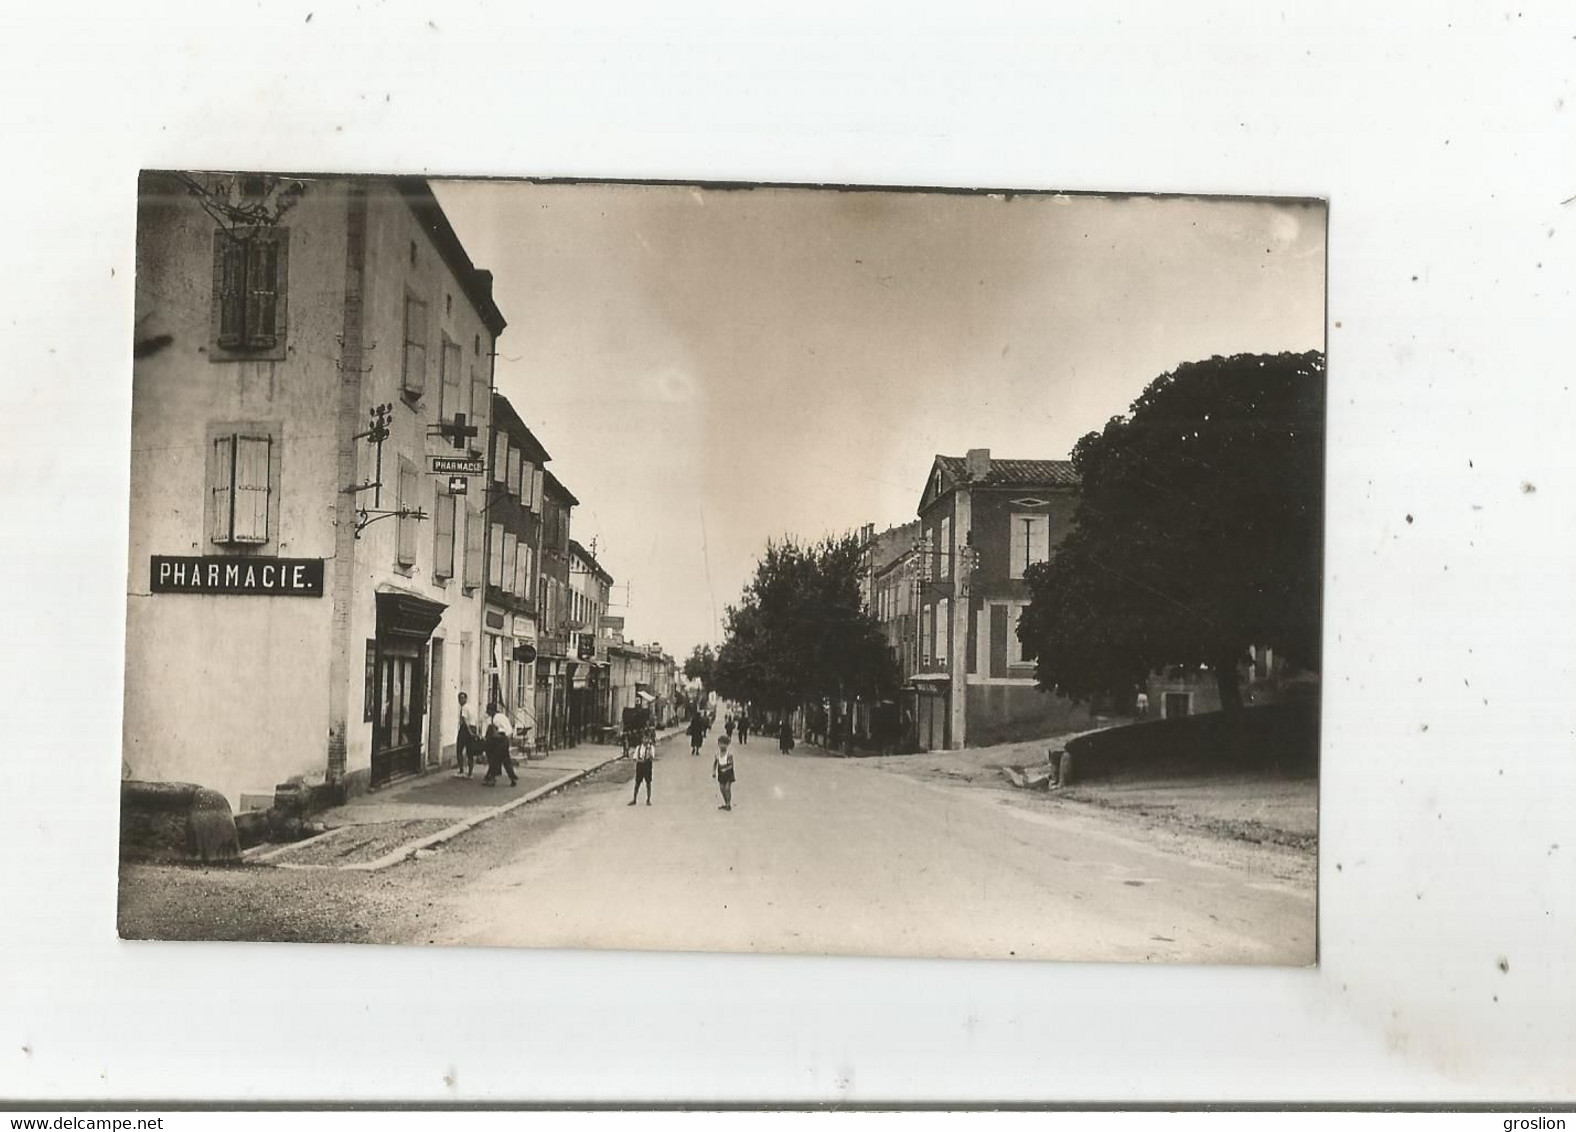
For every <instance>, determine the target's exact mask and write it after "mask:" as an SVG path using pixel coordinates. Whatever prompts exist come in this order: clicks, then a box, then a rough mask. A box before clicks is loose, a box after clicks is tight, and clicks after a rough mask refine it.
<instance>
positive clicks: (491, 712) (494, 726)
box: [482, 704, 520, 786]
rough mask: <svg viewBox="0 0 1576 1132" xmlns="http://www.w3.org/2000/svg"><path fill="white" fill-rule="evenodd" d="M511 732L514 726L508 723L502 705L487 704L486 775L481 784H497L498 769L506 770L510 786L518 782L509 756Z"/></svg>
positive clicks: (512, 761)
mask: <svg viewBox="0 0 1576 1132" xmlns="http://www.w3.org/2000/svg"><path fill="white" fill-rule="evenodd" d="M513 733H514V728H513V727H512V726H511V725H510V723H509V717H508V715H506V714H505V713H504V710H503V706H502V705H501V704H488V705H487V776H486V777H485V778H483V779H482V785H483V786H495V785H497V783H498V772H499V771H507V772H508V774H509V785H510V786H515V785H518V784H519V781H520V779H519V778H518V777H517V776H516V775H515V773H514V760H513V759H511V758H510V757H509V736H510V735H511V734H513Z"/></svg>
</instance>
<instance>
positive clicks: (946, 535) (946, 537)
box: [937, 515, 952, 578]
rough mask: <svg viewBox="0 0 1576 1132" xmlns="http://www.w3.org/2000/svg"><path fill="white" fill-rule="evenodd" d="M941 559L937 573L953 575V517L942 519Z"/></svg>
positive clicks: (946, 575)
mask: <svg viewBox="0 0 1576 1132" xmlns="http://www.w3.org/2000/svg"><path fill="white" fill-rule="evenodd" d="M940 551H941V561H940V564H939V565H940V569H939V570H938V571H937V575H938V576H939V577H942V578H950V577H952V517H951V516H950V515H949V516H948V517H947V518H945V519H943V520H941V546H940Z"/></svg>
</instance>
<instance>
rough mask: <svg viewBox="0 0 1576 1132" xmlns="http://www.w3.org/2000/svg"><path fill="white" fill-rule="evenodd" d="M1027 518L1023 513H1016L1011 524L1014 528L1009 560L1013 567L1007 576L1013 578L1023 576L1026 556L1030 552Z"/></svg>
mask: <svg viewBox="0 0 1576 1132" xmlns="http://www.w3.org/2000/svg"><path fill="white" fill-rule="evenodd" d="M1025 518H1026V516H1023V515H1014V516H1013V517H1012V521H1011V523H1010V524H1009V526H1010V527H1011V529H1012V537H1011V539H1010V542H1011V546H1010V547H1009V550H1008V559H1007V560H1008V562H1009V564H1010V566H1011V569H1009V570H1008V571H1007V576H1008V577H1011V578H1021V577H1023V564H1024V557H1025V555H1027V554H1028V542H1027V539H1028V531H1027V530H1026V529H1025V528H1026V525H1027V524H1026V523H1025V522H1024V519H1025Z"/></svg>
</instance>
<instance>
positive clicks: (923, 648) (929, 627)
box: [919, 605, 936, 665]
mask: <svg viewBox="0 0 1576 1132" xmlns="http://www.w3.org/2000/svg"><path fill="white" fill-rule="evenodd" d="M935 628H936V620H935V610H934V609H933V608H931V607H930V606H928V605H926V606H922V607H921V608H920V611H919V663H920V664H925V665H928V664H929V663H930V642H931V638H932V636H933V635H934V633H935Z"/></svg>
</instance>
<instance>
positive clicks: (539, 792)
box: [252, 731, 677, 873]
mask: <svg viewBox="0 0 1576 1132" xmlns="http://www.w3.org/2000/svg"><path fill="white" fill-rule="evenodd" d="M674 734H677V732H676V731H670V732H669V733H668V734H667V735H663V736H661V737H659V738H658V740H657V741H658V742H659V743H660V742H661V741H662V740H663V739H669V738H672V736H673V735H674ZM623 757H624V752H623V751H622V750H620V751H619V752H618V753H617V754H616V755H612V756H610V757H609V758H606V759H603V760H602V761H601V762H599V763H596V764H594V765H592V766H588V767H586V768H585V769H584V770H577V771H574V772H573V773H571V774H566V775H564V776H563V777H562V778H557V779H554V780H553V781H552V782H549V783H548V784H547V785H546V786H538V787H537V788H536V789H535V790H532V791H531V792H530V793H528V794H522V795H521V796H520V797H518V798H515V799H513V800H512V801H509V802H505V803H504V804H503V805H501V806H497V807H495V808H493V809H491V810H483V811H482V812H481V813H479V814H476V815H474V816H472V817H468V818H465V819H464V820H463V821H457V822H455V823H454V824H453V825H451V826H447V827H445V828H443V829H440V830H438V832H437V833H431V834H428V835H427V836H426V837H421V838H417V839H416V840H415V841H409V842H406V843H405V844H404V845H401V846H400V847H399V848H397V849H391V850H390V851H389V852H387V853H385V854H383V856H381V857H378V858H377V859H376V860H372V861H358V862H357V863H356V864H353V865H293V864H291V863H289V862H288V861H281V862H280V863H279V864H278V865H275V866H273V867H274V868H279V869H334V870H336V871H339V872H362V873H372V872H378V871H380V870H382V869H386V868H388V867H389V866H391V865H397V864H399V863H400V862H401V861H405V860H408V859H410V858H411V857H413V856H415V855H416V853H417V852H419V851H420V850H422V849H430V848H432V847H433V846H434V845H442V844H443V843H444V842H445V841H450V840H453V839H454V838H456V837H458V836H460V834H462V833H468V832H470V831H471V830H473V829H475V828H476V827H477V826H479V825H481V824H482V823H483V822H488V821H491V820H492V819H493V818H496V817H500V816H502V815H503V814H507V813H509V812H510V811H511V810H517V809H519V808H520V807H521V806H525V805H529V804H530V803H531V802H535V801H537V800H538V799H540V798H545V797H546V796H547V795H549V794H552V793H554V792H555V791H558V790H562V789H563V788H564V787H566V786H572V785H574V784H575V783H576V782H579V781H580V780H581V779H582V778H586V777H589V776H590V775H593V774H595V773H596V772H597V771H599V770H601V769H602V768H603V767H605V766H610V765H612V764H613V763H616V762H618V761H619V760H620V759H622V758H623ZM349 828H352V827H350V826H338V827H336V828H334V829H331V830H329V831H328V832H327V833H320V834H318V835H317V836H316V837H312V838H308V839H307V840H306V841H297V842H293V843H292V844H290V845H287V846H284V847H283V848H280V849H276V850H274V851H273V852H270V853H265V854H262V855H261V856H258V857H255V858H252V859H253V860H257V861H266V860H268V859H269V858H270V857H274V856H277V855H279V854H282V853H286V852H289V851H290V850H293V849H298V848H300V847H302V846H304V845H309V844H311V843H313V842H316V841H322V840H325V839H327V838H329V837H332V836H333V835H334V834H336V833H339V832H340V831H341V830H344V829H349Z"/></svg>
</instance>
